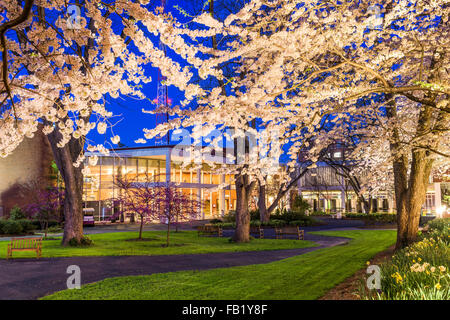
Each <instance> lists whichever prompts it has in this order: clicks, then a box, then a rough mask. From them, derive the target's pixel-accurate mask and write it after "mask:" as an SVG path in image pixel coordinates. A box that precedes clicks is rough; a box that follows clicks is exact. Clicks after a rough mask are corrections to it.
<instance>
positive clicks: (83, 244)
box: [69, 236, 92, 247]
mask: <svg viewBox="0 0 450 320" xmlns="http://www.w3.org/2000/svg"><path fill="white" fill-rule="evenodd" d="M90 245H92V240H91V239H90V238H89V237H87V236H83V237H82V238H81V239H80V240H79V241H78V240H77V239H75V238H72V239H70V240H69V246H71V247H88V246H90Z"/></svg>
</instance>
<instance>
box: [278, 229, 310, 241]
mask: <svg viewBox="0 0 450 320" xmlns="http://www.w3.org/2000/svg"><path fill="white" fill-rule="evenodd" d="M275 234H276V237H277V239H283V236H287V235H295V236H297V238H298V240H305V231H304V230H300V229H299V227H298V226H297V227H281V228H275Z"/></svg>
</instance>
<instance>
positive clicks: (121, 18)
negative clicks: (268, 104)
mask: <svg viewBox="0 0 450 320" xmlns="http://www.w3.org/2000/svg"><path fill="white" fill-rule="evenodd" d="M0 12H1V13H0V40H1V44H2V46H1V57H2V62H1V70H2V77H1V79H2V81H1V84H0V85H1V88H0V156H2V157H6V156H7V155H9V154H10V153H11V152H12V151H13V150H14V149H15V148H16V147H17V146H18V145H19V144H20V143H21V141H22V140H23V139H24V138H27V137H32V136H33V135H34V133H35V132H36V131H37V130H39V129H38V128H39V125H40V124H43V132H44V133H45V134H46V135H47V137H48V140H49V141H50V144H51V147H52V151H53V156H54V159H55V162H56V164H57V166H58V169H59V171H60V173H61V176H62V179H63V180H64V184H65V192H66V194H65V204H64V215H65V221H66V223H65V227H64V236H63V244H68V243H69V241H70V240H71V239H73V238H75V240H76V241H79V240H80V239H81V238H82V233H83V232H82V223H83V214H82V174H83V171H85V170H87V169H86V168H84V161H85V156H84V151H85V149H87V150H89V151H98V152H100V153H103V154H108V152H109V151H108V148H107V147H108V145H109V146H112V145H114V144H118V143H119V142H120V137H119V136H118V135H117V134H114V132H113V128H112V126H113V118H112V117H113V114H112V113H111V112H110V111H108V110H107V108H106V105H107V104H108V103H109V102H110V101H111V100H112V99H115V98H118V97H119V96H133V97H135V98H140V99H144V98H145V96H144V95H143V94H142V92H141V88H142V84H143V83H146V82H149V81H151V78H150V76H149V75H148V74H146V72H145V68H144V66H146V65H153V66H155V67H158V68H160V70H162V71H163V73H164V74H165V75H166V77H167V83H168V85H174V86H176V87H178V88H179V89H180V90H181V91H185V93H186V96H188V97H192V96H194V95H195V94H196V93H197V92H198V91H199V90H198V89H197V87H195V86H187V83H188V82H189V77H190V72H189V70H188V69H186V68H182V67H181V66H180V64H179V63H176V62H173V61H172V60H170V59H169V58H167V57H166V56H165V55H164V53H163V52H162V51H161V50H159V49H158V45H156V46H155V45H153V43H152V40H150V38H151V37H150V35H155V36H157V35H158V34H159V32H164V33H165V35H164V38H163V39H162V41H164V42H166V43H168V44H171V46H172V47H174V46H175V45H176V43H177V39H178V38H177V37H175V36H172V34H171V29H170V26H171V24H172V22H168V21H170V17H168V18H167V19H165V18H164V15H163V14H162V12H161V10H160V9H158V8H156V9H154V5H153V7H152V4H149V1H147V0H139V1H120V0H117V1H116V0H111V1H109V0H108V1H94V0H84V1H77V2H76V3H75V4H69V3H68V2H67V1H63V0H55V1H46V0H22V1H4V0H2V1H0ZM177 52H178V53H181V54H182V52H180V51H179V50H178V51H177ZM198 60H200V59H198ZM95 128H96V129H97V131H98V132H99V133H100V134H105V132H106V131H107V129H108V128H110V129H111V132H112V138H111V141H110V142H109V141H107V140H106V141H107V143H105V144H102V145H98V144H93V143H92V142H90V141H87V140H86V135H87V134H88V133H89V132H90V131H91V130H94V129H95ZM96 160H97V157H91V158H90V164H91V165H93V164H95V162H96Z"/></svg>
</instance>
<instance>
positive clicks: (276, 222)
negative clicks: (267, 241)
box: [261, 219, 286, 227]
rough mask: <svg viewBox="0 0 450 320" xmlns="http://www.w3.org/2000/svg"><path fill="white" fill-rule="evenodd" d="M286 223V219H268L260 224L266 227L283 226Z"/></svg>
mask: <svg viewBox="0 0 450 320" xmlns="http://www.w3.org/2000/svg"><path fill="white" fill-rule="evenodd" d="M285 225H286V221H284V220H280V219H270V221H269V222H263V223H262V224H261V226H267V227H283V226H285Z"/></svg>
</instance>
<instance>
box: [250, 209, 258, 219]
mask: <svg viewBox="0 0 450 320" xmlns="http://www.w3.org/2000/svg"><path fill="white" fill-rule="evenodd" d="M259 219H260V215H259V210H250V220H259Z"/></svg>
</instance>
